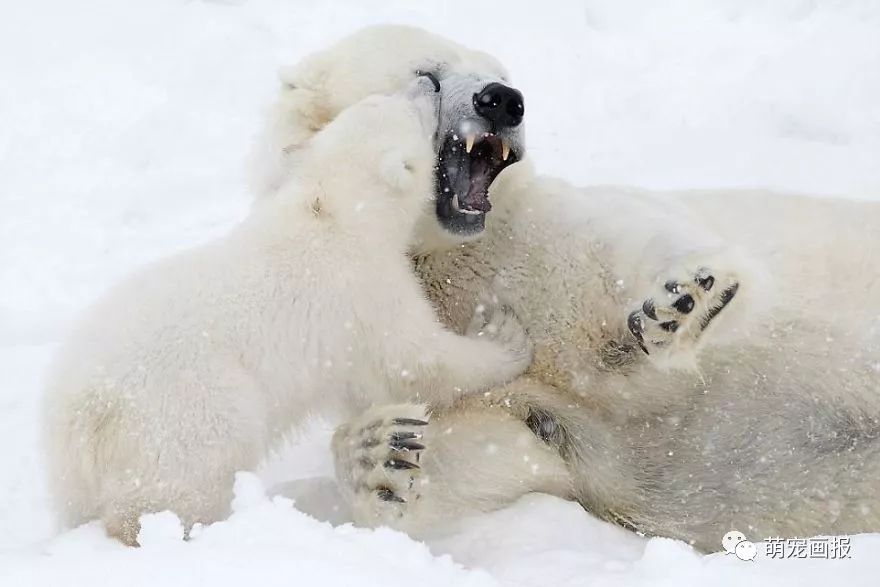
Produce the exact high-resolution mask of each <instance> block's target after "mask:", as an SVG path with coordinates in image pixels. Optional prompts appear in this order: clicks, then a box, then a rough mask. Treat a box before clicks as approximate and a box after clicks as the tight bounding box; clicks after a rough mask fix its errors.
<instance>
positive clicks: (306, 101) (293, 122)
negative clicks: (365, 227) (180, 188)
mask: <svg viewBox="0 0 880 587" xmlns="http://www.w3.org/2000/svg"><path fill="white" fill-rule="evenodd" d="M419 76H424V77H428V78H429V79H431V80H432V81H433V82H434V83H435V84H436V87H438V88H439V93H440V97H441V99H440V109H439V124H438V130H437V133H436V137H435V139H434V144H433V151H434V162H435V166H436V172H435V178H434V179H435V180H434V184H433V187H432V189H431V194H430V195H431V198H432V200H433V202H434V205H433V214H432V215H430V216H429V217H428V218H426V221H425V222H424V223H423V224H424V226H423V230H422V231H423V232H430V231H432V230H433V231H436V232H437V233H438V236H441V237H442V238H445V239H447V240H451V241H452V242H460V241H461V240H467V239H469V238H473V237H476V236H478V235H479V234H480V233H481V232H482V231H483V229H484V228H485V221H486V214H487V213H488V212H489V211H490V210H491V204H490V202H489V196H488V190H489V187H490V185H491V184H492V182H493V181H494V180H495V178H496V177H497V176H498V174H499V173H500V172H501V171H502V170H503V169H505V168H506V167H508V166H510V165H511V164H513V163H515V162H516V161H518V160H520V159H522V157H523V155H524V148H525V147H524V136H523V130H522V124H521V123H522V118H523V114H524V105H523V98H522V95H521V94H520V93H519V92H518V91H517V90H516V89H514V88H513V87H511V86H510V85H509V81H508V74H507V72H506V71H505V70H504V68H503V67H501V65H500V64H499V63H498V62H497V61H496V60H495V59H494V58H492V57H490V56H489V55H487V54H485V53H482V52H479V51H474V50H471V49H467V48H465V47H463V46H461V45H458V44H456V43H454V42H452V41H449V40H447V39H444V38H442V37H440V36H437V35H433V34H431V33H428V32H426V31H423V30H421V29H417V28H412V27H405V26H377V27H371V28H367V29H364V30H362V31H360V32H357V33H355V34H353V35H351V36H349V37H347V38H345V39H343V40H341V41H339V42H338V43H336V44H335V45H333V46H331V47H330V48H328V49H327V50H324V51H321V52H319V53H315V54H313V55H310V56H308V57H306V58H305V59H303V60H302V61H301V62H300V63H298V64H297V65H295V66H293V67H291V68H289V69H287V70H284V71H283V72H282V74H281V78H282V82H283V85H282V90H281V95H280V97H279V99H278V101H277V103H276V104H275V106H274V107H273V110H272V113H271V116H270V118H269V121H268V126H267V128H266V132H265V134H264V140H263V141H262V144H261V147H260V149H259V150H258V151H257V152H256V153H255V154H254V172H255V173H254V175H255V177H254V179H255V188H256V189H257V191H258V192H260V193H262V194H271V193H273V192H274V191H275V190H276V189H277V188H278V187H279V186H280V185H281V184H282V183H283V182H284V179H285V178H286V177H287V175H288V174H289V173H290V170H291V168H292V166H293V165H294V164H295V161H296V158H295V156H294V154H295V152H296V151H297V150H298V149H299V148H301V146H302V145H303V144H304V143H305V141H307V140H308V139H309V138H310V137H311V136H313V135H314V134H315V133H316V132H318V131H319V130H321V129H322V128H324V127H325V126H326V125H327V124H329V123H330V122H331V121H333V120H334V119H335V118H337V117H338V116H339V115H340V114H341V113H343V112H344V111H346V109H348V108H349V107H351V106H353V105H354V104H356V103H358V102H359V101H361V100H362V99H364V98H365V97H367V96H371V95H376V94H379V95H388V94H393V93H395V92H400V91H402V90H403V89H404V88H406V87H407V86H408V85H409V84H410V83H411V82H412V81H413V80H414V79H415V78H417V77H419ZM380 131H381V129H380ZM435 240H436V239H435Z"/></svg>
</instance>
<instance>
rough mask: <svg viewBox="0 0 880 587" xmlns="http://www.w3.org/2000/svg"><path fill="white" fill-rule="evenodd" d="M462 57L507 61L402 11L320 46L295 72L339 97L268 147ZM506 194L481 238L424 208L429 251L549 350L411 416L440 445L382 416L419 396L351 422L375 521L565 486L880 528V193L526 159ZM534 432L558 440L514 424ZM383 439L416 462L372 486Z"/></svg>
mask: <svg viewBox="0 0 880 587" xmlns="http://www.w3.org/2000/svg"><path fill="white" fill-rule="evenodd" d="M398 46H400V47H405V50H397V49H396V47H398ZM389 47H395V49H394V50H390V49H389ZM445 61H448V62H449V64H448V65H445V67H446V70H447V71H451V72H452V74H454V75H465V76H471V77H472V78H476V79H485V80H487V81H488V80H492V79H493V77H496V76H498V75H504V74H503V73H501V74H499V73H498V69H497V67H496V66H495V65H492V66H491V67H488V66H486V63H487V61H486V58H485V56H484V55H482V54H479V53H470V52H468V51H467V50H466V49H463V48H462V47H460V46H457V45H454V44H452V43H449V42H448V41H445V40H443V39H440V38H438V37H436V36H433V35H429V34H428V33H424V32H421V31H417V30H414V29H407V28H402V27H379V28H374V29H369V30H367V31H364V32H361V33H358V34H355V35H353V36H352V37H350V38H349V39H346V40H344V41H342V42H341V43H339V44H338V45H337V46H335V47H332V48H330V49H329V50H328V51H326V52H324V53H319V54H316V55H315V56H313V57H311V58H310V59H308V60H306V61H305V62H304V63H303V64H301V65H300V66H299V67H298V68H297V76H298V78H299V79H300V80H309V79H312V78H313V77H315V78H318V79H319V80H320V83H314V84H311V85H310V86H309V87H310V88H311V89H310V92H313V93H312V94H311V97H310V103H312V104H326V103H328V99H330V97H332V99H330V102H329V103H332V108H330V109H329V110H328V109H319V108H310V107H308V106H304V104H303V102H297V106H296V108H295V116H293V113H290V112H287V111H286V110H285V108H286V101H287V100H288V99H289V96H287V97H282V100H281V101H280V102H279V107H278V108H279V109H278V110H276V112H275V118H274V119H273V121H270V130H269V131H268V133H267V136H272V137H274V143H272V144H270V145H269V146H268V147H267V151H268V152H272V156H271V157H269V159H270V160H272V161H274V162H276V163H277V162H278V161H280V155H279V154H278V153H275V152H273V151H272V150H273V148H274V147H273V144H274V145H276V146H277V145H280V144H284V145H286V149H287V150H295V145H296V144H297V142H298V141H300V140H302V138H303V137H304V136H308V135H309V133H310V132H312V130H311V129H310V128H308V127H305V126H302V125H299V124H298V123H297V122H296V121H295V120H294V118H295V117H298V116H301V115H302V114H303V110H302V109H303V108H304V109H305V112H307V113H310V114H309V115H308V116H306V118H311V117H314V116H316V115H317V114H316V113H320V117H321V118H322V120H323V119H326V118H327V117H331V118H332V115H333V112H337V111H343V110H344V109H345V107H346V106H347V103H348V102H350V101H354V100H356V99H359V98H360V97H362V96H363V95H368V94H371V93H376V92H379V93H381V92H387V91H392V90H393V89H395V88H396V87H398V84H400V83H402V81H401V80H403V79H406V78H407V76H412V75H413V73H412V70H413V64H416V63H431V62H433V63H435V64H437V67H438V69H440V70H443V69H444V62H445ZM352 63H355V64H356V65H357V67H354V66H353V65H352ZM360 68H367V69H368V72H367V74H364V75H362V74H361V73H359V70H360ZM481 68H486V69H485V71H483V70H481ZM310 73H314V74H315V75H314V76H311V75H310ZM452 74H450V77H454V76H453V75H452ZM441 83H442V84H446V83H449V82H448V81H447V80H445V79H441ZM453 83H455V82H454V80H453ZM305 85H309V84H308V83H306V84H305ZM297 87H299V86H297ZM324 95H326V97H325V96H324ZM338 97H342V98H339V99H337V98H338ZM446 107H447V108H449V107H454V105H453V106H450V105H446ZM288 114H290V116H288ZM277 120H284V121H287V122H291V121H293V122H292V123H291V124H290V125H289V126H283V125H278V124H277ZM281 167H282V168H284V165H283V164H281ZM276 172H277V169H276ZM270 175H271V174H270ZM264 183H265V185H270V184H271V183H272V181H266V182H264ZM492 200H493V203H494V204H495V208H494V210H493V211H492V212H491V213H490V215H489V218H488V219H487V228H486V231H485V234H484V235H483V237H482V238H481V239H479V240H478V241H476V242H471V243H467V244H464V245H462V244H460V243H457V242H456V241H455V240H454V239H453V238H452V237H450V236H449V235H444V234H443V231H442V230H441V229H440V228H439V227H438V225H437V223H436V221H435V220H434V219H433V217H432V215H431V214H428V215H427V216H426V217H425V219H424V221H423V222H422V223H421V224H420V225H419V229H418V230H419V235H418V236H417V237H416V239H415V242H417V243H418V244H419V249H418V250H416V251H415V252H416V260H415V268H416V271H417V272H418V274H419V275H420V277H421V279H422V281H423V284H424V287H425V290H426V291H427V292H428V294H429V295H430V296H431V299H432V301H433V302H434V303H435V305H436V306H437V308H438V310H439V312H440V313H441V315H442V317H443V319H444V321H445V322H446V323H447V324H448V325H449V326H450V327H452V328H454V329H458V330H459V331H461V330H462V329H463V328H464V327H465V325H466V324H468V321H469V320H470V316H471V313H472V310H473V307H474V305H475V304H476V303H477V300H479V299H484V298H485V297H486V296H487V295H489V296H491V295H497V296H500V297H501V298H502V299H503V300H504V301H505V302H506V303H508V304H509V305H510V306H511V307H512V308H513V309H514V310H515V312H516V313H517V315H518V316H519V317H520V318H521V319H522V320H523V322H524V324H525V326H526V327H527V329H528V331H529V334H530V336H531V338H532V340H533V341H534V343H535V351H536V352H535V361H534V363H533V365H532V367H531V370H530V373H529V375H528V376H527V377H523V378H520V379H518V380H516V381H514V382H512V383H511V384H509V385H507V386H505V387H502V388H499V389H496V390H493V391H492V392H490V393H488V394H486V395H485V396H483V397H480V398H470V399H464V400H462V402H461V403H460V404H459V405H457V406H455V407H453V408H452V409H445V408H440V409H436V408H435V409H434V410H433V412H432V416H431V421H430V423H429V424H428V425H426V426H424V427H422V428H421V429H420V430H421V431H420V432H418V434H419V435H421V436H420V440H419V444H422V445H424V447H425V448H417V449H413V448H411V449H409V450H401V449H400V447H399V446H397V444H396V443H395V442H394V441H393V438H397V436H395V432H400V430H397V429H396V428H395V426H393V425H390V424H389V422H392V421H393V414H395V413H399V414H400V415H401V416H404V417H409V418H410V419H412V416H413V414H421V413H422V409H423V408H421V407H420V406H417V405H410V406H396V407H383V408H377V409H376V410H375V412H370V413H367V414H365V415H364V416H362V417H361V418H360V419H359V420H358V421H355V422H352V423H350V424H348V425H346V426H343V427H342V428H340V430H339V432H338V433H337V436H336V438H335V440H334V448H335V454H336V465H337V471H338V473H339V477H340V481H341V482H342V484H343V486H344V487H345V488H346V491H347V492H348V494H349V495H350V496H351V499H353V500H354V501H355V512H356V514H357V516H358V521H359V522H361V523H365V524H372V525H375V524H380V523H384V524H392V525H395V526H397V527H400V528H404V529H406V530H408V531H411V532H414V533H416V534H421V533H425V532H427V531H428V530H430V528H431V525H432V524H433V523H434V522H436V521H438V520H441V519H448V517H449V516H450V515H451V512H456V513H458V514H467V513H473V512H479V511H486V510H489V509H493V508H497V507H501V506H503V505H504V504H506V503H509V502H510V501H512V500H514V499H516V498H517V497H519V496H520V495H522V494H524V493H526V492H529V491H550V492H552V493H556V494H557V495H562V496H564V497H570V498H574V499H578V500H579V501H580V502H581V503H583V504H584V506H585V507H587V508H588V509H590V510H591V511H592V512H594V513H595V514H597V515H599V516H601V517H603V518H605V519H609V520H613V521H615V522H618V523H620V524H622V525H625V526H627V527H630V528H633V529H636V530H639V531H642V532H646V533H649V534H657V535H664V536H672V537H677V538H681V539H684V540H687V541H689V542H691V543H692V544H695V545H696V546H698V547H699V548H702V549H706V550H713V549H717V548H718V545H719V544H720V539H721V537H722V536H723V534H724V533H725V532H727V531H729V530H730V529H731V528H737V529H739V530H742V531H744V532H745V533H746V535H747V536H749V537H750V538H752V539H759V538H764V537H766V536H769V535H783V536H794V535H801V536H802V535H813V534H820V533H826V534H830V533H853V532H860V531H868V530H878V529H880V492H878V491H877V481H876V480H877V478H878V476H880V392H878V390H880V349H878V346H880V344H878V339H880V325H878V322H877V312H876V308H875V307H874V305H875V304H876V300H877V299H880V260H878V259H880V231H878V229H877V227H878V226H880V206H878V205H877V204H874V203H866V202H862V203H859V202H846V201H833V200H823V199H818V198H807V197H798V196H788V195H782V194H771V193H766V192H758V191H755V192H744V191H738V192H737V191H729V192H703V193H696V192H694V193H664V194H656V193H649V192H645V191H640V190H634V189H627V188H598V187H597V188H589V189H576V188H574V187H572V186H570V185H568V184H566V183H564V182H561V181H558V180H554V179H549V178H542V177H535V176H534V175H533V173H532V172H531V169H530V168H529V166H528V164H527V163H518V164H516V165H515V166H513V167H512V168H510V169H509V170H507V171H505V172H504V173H503V174H502V176H501V177H499V179H498V180H496V182H495V186H494V187H493V192H492ZM709 277H711V279H708V278H709ZM669 284H671V286H670V285H669ZM731 292H735V293H736V295H735V297H733V298H732V300H731V299H730V293H731ZM685 296H690V300H688V299H685ZM727 302H729V303H727ZM725 304H726V305H725ZM654 316H656V318H655V317H654ZM713 316H714V319H711V320H709V319H710V318H712V317H713ZM670 323H675V325H674V326H673V325H671V324H670ZM664 325H665V326H664ZM646 353H647V354H646ZM526 431H531V432H532V433H533V434H534V435H535V436H537V438H539V439H540V440H542V441H543V443H536V442H534V440H532V441H523V440H521V439H523V438H524V433H525V432H526ZM405 432H408V433H412V431H411V430H408V431H405ZM413 434H415V433H413ZM389 439H392V440H389ZM364 441H367V444H368V445H369V446H370V447H371V449H370V450H371V451H373V452H374V453H376V454H372V453H371V455H370V458H368V459H366V460H363V459H361V457H362V456H363V455H362V454H360V453H359V452H358V450H355V449H356V448H357V446H360V444H359V443H362V442H364ZM548 447H549V448H552V449H553V450H547V449H548ZM383 450H384V451H385V452H386V453H387V454H389V455H391V454H393V455H396V456H397V458H400V459H407V460H409V461H411V462H412V463H413V464H417V465H418V467H419V468H415V467H410V468H406V469H402V472H401V473H399V474H400V475H403V478H402V479H398V480H397V481H394V482H389V481H387V480H383V481H382V482H381V483H379V484H377V483H376V482H375V481H372V479H375V475H374V474H373V473H372V469H371V467H372V465H371V464H370V463H372V462H374V461H376V460H377V459H380V458H381V455H382V454H385V453H382V451H383ZM522 462H528V463H530V465H529V467H527V468H523V467H521V466H512V463H522ZM563 469H565V470H567V471H568V472H569V474H568V476H567V478H566V479H560V476H559V472H560V470H563ZM475 471H479V473H480V474H479V475H475V474H474V472H475ZM426 481H430V482H429V483H426ZM397 492H399V494H398V493H397Z"/></svg>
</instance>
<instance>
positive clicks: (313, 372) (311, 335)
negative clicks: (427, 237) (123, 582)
mask: <svg viewBox="0 0 880 587" xmlns="http://www.w3.org/2000/svg"><path fill="white" fill-rule="evenodd" d="M408 93H409V97H403V96H394V97H378V96H376V97H371V98H368V99H366V100H364V101H362V102H360V103H358V104H357V105H356V106H354V107H352V108H350V109H348V110H346V111H345V112H344V113H343V114H342V115H340V116H339V117H337V118H336V119H335V120H334V121H333V123H332V124H330V125H329V126H327V127H326V128H325V129H324V130H323V131H322V132H321V133H319V134H317V135H316V136H315V137H314V138H312V139H311V140H309V141H308V142H307V143H306V144H303V145H302V146H301V149H300V150H299V152H298V154H297V162H296V165H297V172H296V173H295V174H294V175H293V176H292V177H291V178H290V179H289V180H288V181H287V182H286V183H285V185H284V186H282V187H281V189H280V191H279V192H278V193H277V194H276V197H275V198H273V199H271V200H266V201H263V202H261V204H260V205H258V206H256V207H255V209H254V210H253V212H252V214H251V216H250V217H249V218H248V219H247V220H246V221H245V222H244V223H243V224H242V225H241V226H240V227H238V228H237V229H236V230H235V231H234V232H233V233H232V234H230V235H229V236H228V237H226V238H224V239H222V240H220V241H217V242H214V243H211V244H209V245H206V246H204V247H200V248H198V249H194V250H192V251H189V252H186V253H183V254H180V255H178V256H175V257H172V258H170V259H167V260H165V261H162V262H160V263H157V264H156V265H153V266H152V267H149V268H147V269H145V270H143V271H141V272H139V273H138V274H136V275H134V276H133V277H132V278H130V279H128V280H127V281H126V282H124V283H122V284H121V285H120V286H118V287H117V288H116V289H115V290H114V291H113V292H111V293H110V294H109V295H108V296H107V297H106V299H105V300H103V301H102V302H101V303H99V304H98V305H97V306H96V307H95V308H94V309H92V311H91V312H90V315H89V316H88V317H87V318H86V319H85V321H84V322H83V324H82V325H81V326H80V327H79V328H78V329H77V331H76V332H75V334H74V335H73V337H72V339H71V340H70V342H69V343H68V344H67V346H66V348H65V349H64V350H63V351H62V353H61V357H60V359H59V362H58V365H57V367H56V368H55V370H54V374H53V376H52V379H51V381H52V383H51V385H50V386H49V389H48V393H47V398H46V418H45V430H46V446H47V449H48V453H49V459H48V460H49V468H50V476H51V479H50V489H51V491H52V493H53V495H54V498H55V502H56V505H57V507H58V509H59V510H60V513H61V514H62V518H63V521H64V523H65V524H66V525H68V526H72V525H76V524H79V523H81V522H84V521H86V520H89V519H92V518H101V519H102V520H103V521H104V522H105V524H106V527H107V530H108V532H109V533H110V534H111V535H113V536H116V537H118V538H120V539H121V540H122V541H123V542H125V543H127V544H134V543H135V542H136V538H137V532H138V528H139V525H138V518H139V516H140V514H142V513H144V512H151V511H160V510H165V509H170V510H172V511H174V512H176V513H177V514H178V515H179V516H180V517H181V518H182V520H183V521H184V523H185V525H186V526H187V527H189V526H191V525H192V524H193V523H195V522H210V521H214V520H217V519H219V518H221V517H223V516H224V515H225V514H226V513H227V508H228V506H229V503H230V498H231V488H232V479H233V475H234V474H235V472H236V471H238V470H249V469H253V468H254V467H255V466H256V465H257V464H258V462H259V460H260V459H261V458H262V457H263V456H264V455H265V453H266V451H267V449H268V448H269V447H270V446H271V445H272V443H273V442H274V441H275V440H276V439H278V437H279V436H281V435H282V434H284V433H285V432H287V431H289V430H290V428H291V427H292V426H294V425H295V424H297V423H298V422H300V421H301V420H302V419H303V418H304V417H306V416H307V415H308V414H310V413H316V412H318V413H328V412H334V411H335V412H340V413H342V414H348V415H353V414H356V413H357V412H358V411H359V410H363V409H365V408H367V407H368V406H370V405H372V404H382V403H387V402H390V401H419V402H429V403H431V404H432V405H447V406H448V405H450V404H451V403H452V401H453V400H455V398H456V397H458V396H459V395H461V394H462V393H465V392H468V391H474V390H479V389H483V388H486V387H488V386H490V385H493V384H497V383H500V382H503V381H505V380H509V379H511V378H513V377H515V376H516V375H518V374H519V373H521V372H522V371H523V370H524V369H525V367H526V366H527V365H528V363H529V360H530V349H529V345H528V342H527V339H526V337H525V334H524V333H523V331H522V329H521V328H520V327H519V325H518V323H517V322H516V321H515V320H513V319H511V317H510V314H509V312H508V313H505V312H504V311H502V310H501V309H498V311H497V312H495V313H494V314H493V316H492V319H491V320H484V319H482V318H480V319H478V320H476V322H475V325H474V327H473V331H472V333H471V336H470V337H467V338H466V337H463V336H459V335H457V334H453V333H452V332H450V331H448V330H446V329H444V328H443V327H442V326H441V325H440V323H439V321H438V320H437V318H436V316H435V314H434V311H433V309H432V307H431V306H430V304H429V302H428V300H427V299H426V297H425V295H424V293H423V291H422V289H421V287H420V284H419V282H418V280H417V278H416V276H415V275H414V274H413V272H412V270H411V266H410V261H409V257H408V256H407V254H406V251H407V247H408V242H409V239H410V238H411V235H412V231H413V226H414V224H415V222H416V220H417V219H418V218H419V217H420V216H422V215H424V214H425V213H426V207H427V206H428V205H429V203H430V198H429V195H430V193H431V189H432V184H433V182H432V167H433V152H432V151H433V146H432V139H433V135H434V133H435V130H436V123H437V116H438V106H439V105H438V98H439V96H437V95H436V93H435V91H434V88H433V85H432V84H431V83H430V82H429V81H428V80H426V79H422V80H421V81H416V82H413V83H412V84H411V87H410V88H409V91H408ZM483 315H485V312H483V313H482V314H481V315H480V316H481V317H482V316H483Z"/></svg>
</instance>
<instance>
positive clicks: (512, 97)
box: [474, 83, 526, 128]
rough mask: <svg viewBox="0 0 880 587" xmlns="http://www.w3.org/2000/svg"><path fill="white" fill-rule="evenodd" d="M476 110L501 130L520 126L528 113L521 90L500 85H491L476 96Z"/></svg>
mask: <svg viewBox="0 0 880 587" xmlns="http://www.w3.org/2000/svg"><path fill="white" fill-rule="evenodd" d="M474 108H476V109H477V114H479V115H480V116H482V117H483V118H485V119H487V120H490V121H492V122H493V123H495V126H496V127H501V128H504V127H512V126H516V125H518V124H519V123H520V122H522V119H523V114H525V111H526V107H525V104H523V96H522V94H520V93H519V90H514V89H513V88H511V87H509V86H505V85H504V84H499V83H491V84H489V85H488V86H486V87H485V88H483V91H482V92H480V93H479V94H474Z"/></svg>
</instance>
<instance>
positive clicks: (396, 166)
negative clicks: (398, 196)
mask: <svg viewBox="0 0 880 587" xmlns="http://www.w3.org/2000/svg"><path fill="white" fill-rule="evenodd" d="M415 171H416V166H415V161H414V159H413V158H412V157H411V156H409V155H407V153H406V152H405V151H403V150H401V149H391V150H390V151H388V152H386V153H385V154H383V155H382V157H380V158H379V177H381V178H382V181H384V182H385V183H386V184H388V186H389V187H390V188H391V189H392V190H399V191H404V190H408V189H410V188H411V187H412V186H413V183H414V179H413V178H414V177H415Z"/></svg>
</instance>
